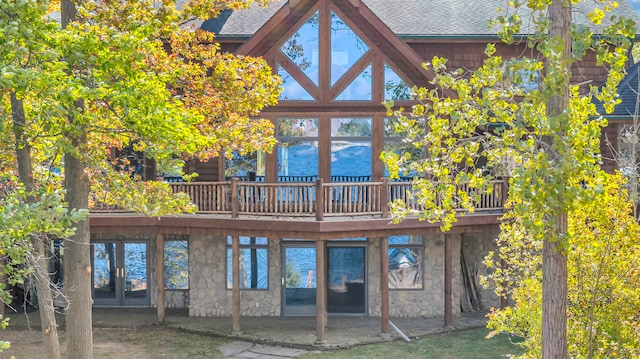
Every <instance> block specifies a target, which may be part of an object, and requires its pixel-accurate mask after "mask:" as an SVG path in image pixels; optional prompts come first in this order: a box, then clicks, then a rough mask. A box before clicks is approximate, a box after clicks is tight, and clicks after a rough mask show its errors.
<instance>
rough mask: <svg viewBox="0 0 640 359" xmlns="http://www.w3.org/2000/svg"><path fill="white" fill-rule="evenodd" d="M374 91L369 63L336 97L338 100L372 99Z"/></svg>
mask: <svg viewBox="0 0 640 359" xmlns="http://www.w3.org/2000/svg"><path fill="white" fill-rule="evenodd" d="M372 93H373V87H372V77H371V65H369V66H367V67H366V68H365V69H364V70H363V71H362V72H361V73H360V74H359V75H358V76H357V77H356V78H355V79H354V80H353V81H352V82H351V83H350V84H349V86H347V87H346V88H345V89H344V91H342V92H341V93H340V95H338V97H336V100H338V101H371V100H372V99H373V97H372Z"/></svg>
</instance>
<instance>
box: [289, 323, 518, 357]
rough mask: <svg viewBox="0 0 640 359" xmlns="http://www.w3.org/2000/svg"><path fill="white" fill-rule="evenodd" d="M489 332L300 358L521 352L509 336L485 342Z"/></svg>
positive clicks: (436, 337)
mask: <svg viewBox="0 0 640 359" xmlns="http://www.w3.org/2000/svg"><path fill="white" fill-rule="evenodd" d="M487 333H489V330H488V329H485V328H479V329H471V330H465V331H459V332H451V333H447V334H439V335H434V336H429V337H425V338H422V339H416V340H412V341H411V343H405V342H404V341H402V342H393V343H384V344H376V345H367V346H361V347H356V348H353V349H348V350H340V351H331V352H314V353H309V354H305V355H303V356H302V357H301V358H304V359H311V358H338V359H339V358H350V359H351V358H398V359H400V358H402V359H405V358H421V359H424V358H437V359H478V358H482V359H492V358H506V355H507V354H521V353H522V351H521V350H520V348H519V347H518V346H516V345H514V344H511V342H510V341H509V338H508V337H507V336H506V335H498V336H495V337H493V338H491V339H485V336H486V335H487Z"/></svg>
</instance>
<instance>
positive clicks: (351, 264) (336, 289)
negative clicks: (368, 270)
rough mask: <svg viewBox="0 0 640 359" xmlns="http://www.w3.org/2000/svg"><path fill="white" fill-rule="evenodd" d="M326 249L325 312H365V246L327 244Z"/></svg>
mask: <svg viewBox="0 0 640 359" xmlns="http://www.w3.org/2000/svg"><path fill="white" fill-rule="evenodd" d="M327 251H328V255H327V260H328V263H327V270H328V275H327V278H328V286H329V288H328V290H327V311H328V312H329V313H342V314H363V313H365V308H366V290H365V288H366V283H365V275H364V274H365V247H333V246H329V247H328V248H327Z"/></svg>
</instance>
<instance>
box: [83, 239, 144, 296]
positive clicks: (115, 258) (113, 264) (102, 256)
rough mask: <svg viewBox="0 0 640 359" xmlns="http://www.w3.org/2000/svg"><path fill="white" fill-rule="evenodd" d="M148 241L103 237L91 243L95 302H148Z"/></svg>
mask: <svg viewBox="0 0 640 359" xmlns="http://www.w3.org/2000/svg"><path fill="white" fill-rule="evenodd" d="M147 252H148V243H147V242H134V241H124V240H106V241H100V242H94V243H92V244H91V258H92V267H93V271H92V273H93V277H92V291H93V300H94V305H95V306H136V307H137V306H149V285H148V282H147V278H148V255H147Z"/></svg>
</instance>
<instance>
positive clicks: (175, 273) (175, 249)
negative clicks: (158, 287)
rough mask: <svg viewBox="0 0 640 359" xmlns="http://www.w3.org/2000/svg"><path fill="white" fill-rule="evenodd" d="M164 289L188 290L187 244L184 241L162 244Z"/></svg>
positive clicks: (170, 241) (171, 241)
mask: <svg viewBox="0 0 640 359" xmlns="http://www.w3.org/2000/svg"><path fill="white" fill-rule="evenodd" d="M164 287H165V288H167V289H189V242H188V241H186V240H169V241H165V242H164Z"/></svg>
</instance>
